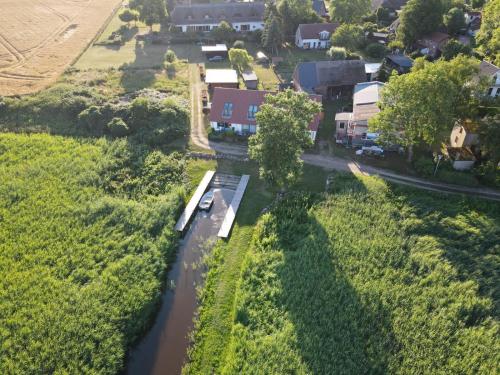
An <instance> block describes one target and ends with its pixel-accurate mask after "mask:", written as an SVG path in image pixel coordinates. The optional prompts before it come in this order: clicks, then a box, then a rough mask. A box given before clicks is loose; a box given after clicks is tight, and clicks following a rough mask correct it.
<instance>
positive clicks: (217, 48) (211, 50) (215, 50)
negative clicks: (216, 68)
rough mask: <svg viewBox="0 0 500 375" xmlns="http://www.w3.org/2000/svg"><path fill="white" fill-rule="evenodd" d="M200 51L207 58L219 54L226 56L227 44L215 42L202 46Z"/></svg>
mask: <svg viewBox="0 0 500 375" xmlns="http://www.w3.org/2000/svg"><path fill="white" fill-rule="evenodd" d="M201 52H202V53H203V54H204V55H205V56H206V58H207V59H210V58H212V57H216V56H220V57H224V58H226V57H227V46H226V45H225V44H216V45H214V46H202V47H201Z"/></svg>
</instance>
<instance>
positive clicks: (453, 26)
mask: <svg viewBox="0 0 500 375" xmlns="http://www.w3.org/2000/svg"><path fill="white" fill-rule="evenodd" d="M443 23H444V25H445V26H446V29H447V30H448V33H449V34H450V35H457V34H458V33H459V32H460V30H462V29H465V15H464V11H463V10H462V9H459V8H451V9H450V10H449V11H448V13H446V14H445V15H444V16H443Z"/></svg>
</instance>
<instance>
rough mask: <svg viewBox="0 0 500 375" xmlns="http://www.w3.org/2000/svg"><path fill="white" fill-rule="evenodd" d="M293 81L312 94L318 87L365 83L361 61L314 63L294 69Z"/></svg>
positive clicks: (300, 65) (299, 65) (301, 64)
mask: <svg viewBox="0 0 500 375" xmlns="http://www.w3.org/2000/svg"><path fill="white" fill-rule="evenodd" d="M294 79H297V80H298V84H299V85H300V87H301V89H302V90H304V91H306V92H309V93H313V92H314V88H315V87H318V86H324V85H326V86H351V85H352V86H354V85H355V84H357V83H359V82H364V81H366V73H365V62H364V61H362V60H339V61H314V62H304V63H300V64H298V65H297V66H296V67H295V73H294Z"/></svg>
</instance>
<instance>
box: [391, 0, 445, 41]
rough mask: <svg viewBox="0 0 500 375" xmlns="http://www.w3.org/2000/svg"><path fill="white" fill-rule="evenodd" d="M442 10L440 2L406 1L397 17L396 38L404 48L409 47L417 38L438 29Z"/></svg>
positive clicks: (442, 6) (424, 0)
mask: <svg viewBox="0 0 500 375" xmlns="http://www.w3.org/2000/svg"><path fill="white" fill-rule="evenodd" d="M444 10H445V7H444V5H443V3H442V1H441V0H410V1H408V3H407V4H406V6H405V7H404V8H403V10H402V12H401V16H400V17H399V19H400V25H399V27H398V30H397V36H398V38H399V39H400V40H401V41H402V42H403V43H404V44H405V46H406V47H411V46H412V44H413V43H414V42H415V41H416V40H417V39H418V38H420V37H421V36H423V35H425V34H428V33H431V32H433V31H435V30H436V29H437V28H438V27H439V25H440V24H441V22H442V20H443V13H444Z"/></svg>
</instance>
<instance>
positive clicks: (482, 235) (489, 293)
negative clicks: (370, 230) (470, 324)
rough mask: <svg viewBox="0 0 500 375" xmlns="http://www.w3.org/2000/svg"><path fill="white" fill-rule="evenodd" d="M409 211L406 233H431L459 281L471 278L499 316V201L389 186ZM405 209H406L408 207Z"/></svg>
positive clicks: (424, 234) (429, 234)
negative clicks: (489, 300) (455, 271)
mask: <svg viewBox="0 0 500 375" xmlns="http://www.w3.org/2000/svg"><path fill="white" fill-rule="evenodd" d="M390 187H391V190H392V192H393V193H395V194H397V195H398V197H399V200H400V202H401V203H402V204H403V205H405V206H407V207H408V208H409V210H410V212H409V213H408V215H409V219H410V220H409V222H410V224H409V225H407V228H406V229H407V232H408V235H410V236H412V235H416V236H432V237H433V238H435V239H436V240H437V241H438V243H439V247H440V248H441V249H442V251H443V255H444V257H445V258H446V259H447V260H448V261H449V262H450V263H451V264H452V265H453V266H454V267H455V268H456V269H457V271H458V272H457V274H458V278H459V280H461V281H467V280H474V281H475V282H476V283H477V284H478V285H479V294H480V295H481V296H483V297H487V298H489V299H491V300H492V301H493V305H494V307H493V311H492V315H493V316H494V317H495V318H496V319H498V318H499V317H500V289H499V288H498V285H499V271H498V270H499V269H500V255H499V254H500V252H499V250H500V204H499V203H497V202H492V201H487V200H481V199H473V198H467V197H465V196H460V195H454V194H453V195H452V194H441V193H433V192H428V193H426V194H422V193H421V191H416V190H415V189H412V188H409V187H401V186H397V185H390ZM408 208H407V209H408Z"/></svg>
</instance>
